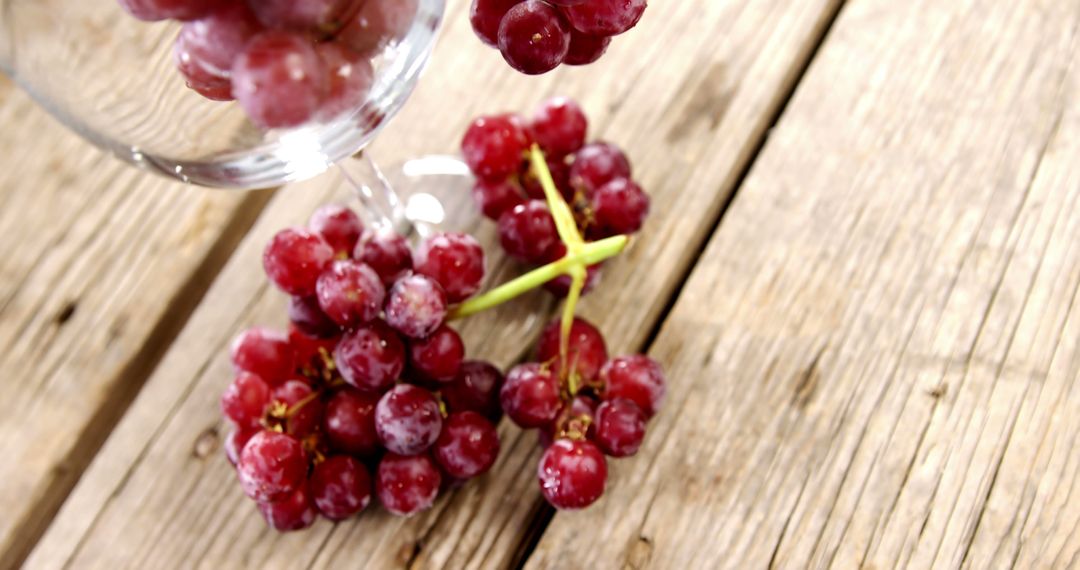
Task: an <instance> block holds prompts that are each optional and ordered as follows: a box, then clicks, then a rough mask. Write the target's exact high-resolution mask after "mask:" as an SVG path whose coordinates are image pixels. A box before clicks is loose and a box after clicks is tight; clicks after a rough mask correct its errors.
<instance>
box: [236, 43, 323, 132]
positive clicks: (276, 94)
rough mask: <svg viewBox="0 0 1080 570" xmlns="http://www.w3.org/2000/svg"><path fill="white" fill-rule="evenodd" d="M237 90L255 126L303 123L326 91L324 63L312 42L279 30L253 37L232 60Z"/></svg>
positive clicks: (237, 94) (307, 119)
mask: <svg viewBox="0 0 1080 570" xmlns="http://www.w3.org/2000/svg"><path fill="white" fill-rule="evenodd" d="M232 73H233V78H232V80H233V95H234V96H235V97H236V100H237V101H238V102H239V103H240V106H242V107H243V108H244V111H246V112H247V115H248V118H250V119H251V122H253V123H255V125H257V126H259V127H262V128H266V129H277V128H287V127H296V126H300V125H302V124H304V123H306V122H308V121H310V120H311V119H312V118H314V117H315V114H316V112H317V111H318V110H319V108H320V107H321V106H322V103H323V100H324V98H325V97H326V94H327V90H328V77H327V73H326V66H325V64H324V63H323V60H322V58H320V57H319V54H318V52H316V51H315V47H314V46H312V45H311V42H310V41H308V40H307V39H306V38H304V37H303V36H301V35H299V34H294V33H291V32H285V31H280V30H275V31H269V32H263V33H261V34H259V35H257V36H255V37H254V38H253V39H252V40H251V41H250V42H248V44H247V47H246V48H244V51H243V53H241V54H240V56H239V57H237V58H236V62H235V63H234V64H233V70H232Z"/></svg>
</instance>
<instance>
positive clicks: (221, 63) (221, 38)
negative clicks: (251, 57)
mask: <svg viewBox="0 0 1080 570" xmlns="http://www.w3.org/2000/svg"><path fill="white" fill-rule="evenodd" d="M262 30H263V27H262V25H261V24H260V23H259V21H258V20H256V19H255V14H253V13H252V12H251V9H250V8H249V7H248V5H247V3H246V2H226V3H223V4H222V5H221V6H220V7H218V8H215V9H214V11H213V12H211V13H210V14H208V15H207V16H206V17H205V18H201V19H198V20H194V21H191V22H188V23H186V24H184V26H183V27H182V28H180V35H178V36H177V37H176V48H175V57H176V59H177V61H178V62H179V63H180V64H181V67H186V66H188V65H194V66H197V67H200V68H202V69H204V70H205V71H206V72H207V73H209V74H210V75H212V76H214V77H217V78H220V79H222V80H225V81H228V80H229V78H230V77H231V75H232V67H233V62H234V61H236V58H237V57H238V56H239V55H240V53H241V52H243V51H244V46H246V45H247V43H248V41H250V40H251V38H253V37H255V35H256V34H258V33H259V32H261V31H262ZM230 88H231V87H230Z"/></svg>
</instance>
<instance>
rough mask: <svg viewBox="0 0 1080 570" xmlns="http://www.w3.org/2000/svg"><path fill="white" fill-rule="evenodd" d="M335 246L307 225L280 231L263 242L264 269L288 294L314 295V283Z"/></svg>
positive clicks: (329, 258)
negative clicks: (307, 227)
mask: <svg viewBox="0 0 1080 570" xmlns="http://www.w3.org/2000/svg"><path fill="white" fill-rule="evenodd" d="M333 257H334V249H333V248H331V247H330V245H329V244H328V243H326V240H324V239H323V238H322V237H321V236H319V235H318V234H316V233H314V232H312V231H310V230H308V229H306V228H288V229H284V230H281V231H280V232H278V233H277V235H275V236H274V238H273V239H271V240H270V243H269V244H267V245H266V250H265V251H264V252H263V269H265V270H266V275H267V277H269V278H270V281H271V282H273V283H274V285H277V286H278V288H279V289H281V290H282V291H285V292H286V293H288V294H290V295H298V296H301V297H308V296H311V295H314V294H315V283H316V281H318V279H319V275H320V274H322V272H323V269H325V268H326V266H327V265H329V264H330V262H331V261H332V260H333Z"/></svg>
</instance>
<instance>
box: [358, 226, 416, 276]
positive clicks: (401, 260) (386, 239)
mask: <svg viewBox="0 0 1080 570" xmlns="http://www.w3.org/2000/svg"><path fill="white" fill-rule="evenodd" d="M353 258H354V259H356V260H357V261H360V262H363V263H366V264H367V265H368V266H370V267H371V268H372V269H374V270H375V273H378V274H379V277H380V278H381V279H382V282H383V285H386V286H387V287H389V286H390V285H393V284H394V281H397V280H398V278H399V277H401V276H402V275H404V274H405V272H407V271H408V270H410V269H412V250H410V249H409V242H408V241H406V240H405V238H404V237H401V236H400V235H398V234H397V233H395V232H394V231H393V230H391V229H389V228H381V229H377V230H367V231H365V232H364V234H363V235H362V236H360V241H359V242H357V243H356V250H355V251H354V252H353Z"/></svg>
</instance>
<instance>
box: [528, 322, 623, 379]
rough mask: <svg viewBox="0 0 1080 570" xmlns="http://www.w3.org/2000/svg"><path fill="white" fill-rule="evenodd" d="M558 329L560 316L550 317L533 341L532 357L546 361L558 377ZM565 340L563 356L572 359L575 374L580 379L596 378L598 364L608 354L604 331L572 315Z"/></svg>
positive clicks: (559, 368) (601, 364)
mask: <svg viewBox="0 0 1080 570" xmlns="http://www.w3.org/2000/svg"><path fill="white" fill-rule="evenodd" d="M561 332H562V321H561V319H555V320H553V321H551V323H549V324H548V325H547V326H546V327H544V330H543V332H542V333H540V341H539V342H538V343H537V345H536V360H538V361H539V362H543V363H548V364H550V365H551V369H552V370H553V371H554V372H555V374H557V375H559V376H560V377H561V376H562V375H563V374H564V372H563V362H562V358H561V357H560V356H559V337H560V333H561ZM568 340H569V342H568V343H567V359H568V360H569V361H570V362H571V363H573V366H574V372H576V373H577V375H578V378H580V379H581V380H582V381H584V382H588V381H590V380H592V379H593V378H596V375H597V373H599V372H600V367H601V366H603V365H604V362H606V361H607V358H608V354H607V345H605V344H604V335H603V334H601V333H600V331H599V330H597V328H596V327H594V326H593V325H592V324H591V323H589V322H588V321H586V320H585V319H580V318H577V317H574V322H573V323H572V324H571V325H570V337H569V339H568Z"/></svg>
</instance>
